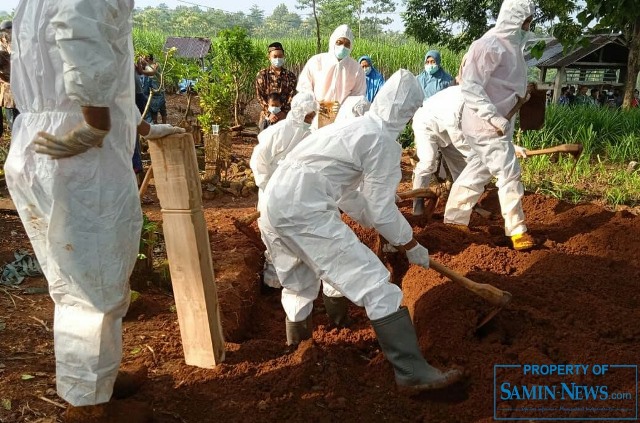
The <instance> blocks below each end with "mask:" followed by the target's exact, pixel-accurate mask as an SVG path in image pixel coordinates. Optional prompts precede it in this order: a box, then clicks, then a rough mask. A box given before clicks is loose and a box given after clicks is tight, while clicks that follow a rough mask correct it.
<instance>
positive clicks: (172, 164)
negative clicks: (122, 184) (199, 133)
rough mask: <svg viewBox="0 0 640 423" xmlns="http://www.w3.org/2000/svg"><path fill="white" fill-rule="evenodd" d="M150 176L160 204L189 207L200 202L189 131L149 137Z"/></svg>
mask: <svg viewBox="0 0 640 423" xmlns="http://www.w3.org/2000/svg"><path fill="white" fill-rule="evenodd" d="M149 145H150V146H151V145H153V148H152V147H149V152H150V153H151V164H152V166H153V179H154V182H155V186H156V192H157V193H158V199H159V200H160V204H161V206H162V208H164V209H167V210H191V209H198V208H200V207H201V206H202V188H201V187H200V174H199V172H198V159H197V157H196V149H195V146H194V144H193V138H192V136H191V134H186V133H185V134H175V135H170V136H168V137H164V138H160V139H159V140H149Z"/></svg>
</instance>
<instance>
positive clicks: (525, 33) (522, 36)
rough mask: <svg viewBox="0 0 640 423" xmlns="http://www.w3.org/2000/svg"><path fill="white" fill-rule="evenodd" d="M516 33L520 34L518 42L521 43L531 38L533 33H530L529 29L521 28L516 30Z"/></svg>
mask: <svg viewBox="0 0 640 423" xmlns="http://www.w3.org/2000/svg"><path fill="white" fill-rule="evenodd" d="M518 35H519V36H520V42H521V43H523V44H524V43H526V42H527V41H529V40H530V39H531V38H533V34H532V33H531V31H525V30H524V29H522V28H520V29H519V30H518Z"/></svg>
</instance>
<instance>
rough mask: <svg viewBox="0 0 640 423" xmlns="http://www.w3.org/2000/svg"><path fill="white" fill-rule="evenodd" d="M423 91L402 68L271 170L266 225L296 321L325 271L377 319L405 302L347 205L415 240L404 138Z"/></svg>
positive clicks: (392, 238)
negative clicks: (353, 111)
mask: <svg viewBox="0 0 640 423" xmlns="http://www.w3.org/2000/svg"><path fill="white" fill-rule="evenodd" d="M423 98H424V95H423V93H422V90H421V89H420V85H419V84H418V82H417V81H416V78H415V77H414V76H413V74H412V73H411V72H409V71H407V70H404V69H402V70H399V71H398V72H396V73H395V74H394V75H393V76H392V77H391V78H390V79H389V80H388V81H387V83H385V85H384V86H383V87H382V88H381V89H380V92H379V93H378V95H377V96H376V98H375V99H374V101H373V104H372V105H371V109H370V111H369V112H368V113H366V114H365V115H364V116H363V117H360V118H356V119H350V120H345V121H343V122H338V123H334V124H332V125H329V126H326V127H324V128H322V129H320V130H318V131H317V132H315V133H313V134H312V135H310V136H309V137H308V138H307V139H306V140H305V141H304V142H302V143H300V144H298V146H297V147H296V148H294V149H293V150H292V151H291V152H290V153H289V154H288V155H287V157H286V159H285V160H284V161H283V162H281V163H280V166H278V169H277V170H276V171H275V173H274V174H273V176H272V177H271V180H270V181H269V184H267V188H266V190H265V195H266V197H267V201H266V202H263V203H262V208H261V210H260V212H261V216H260V228H261V231H262V236H263V239H264V240H265V243H266V245H267V248H268V249H269V251H270V252H271V255H272V257H273V261H274V265H275V267H276V270H277V272H278V277H279V279H280V282H281V283H282V286H283V290H282V305H283V307H284V310H285V313H286V314H287V318H288V319H289V320H290V321H292V322H300V321H303V320H305V319H306V318H307V317H308V316H309V314H310V313H311V310H312V308H313V300H314V299H315V298H316V296H317V294H318V290H319V288H320V282H319V279H322V280H323V281H324V282H325V283H328V284H330V285H331V286H333V287H334V288H335V289H336V290H338V291H339V292H341V293H342V294H343V295H344V296H345V297H347V298H348V299H349V300H351V301H352V302H353V303H355V304H357V305H359V306H361V307H362V306H364V307H365V309H366V312H367V315H368V316H369V318H370V319H379V318H382V317H385V316H387V315H389V314H391V313H394V312H396V311H397V310H398V307H399V305H400V302H401V300H402V291H401V290H400V288H398V287H397V286H396V285H393V284H391V283H390V282H389V271H388V270H387V269H386V268H385V266H384V265H383V264H382V263H381V262H380V260H379V259H378V257H376V255H375V254H374V253H373V252H372V251H371V250H370V249H369V248H367V247H366V246H365V245H364V244H362V243H361V242H360V240H359V239H358V237H357V236H356V235H355V234H354V233H353V231H352V230H351V229H350V228H349V227H348V226H347V225H346V224H345V223H344V222H343V221H342V219H341V218H340V209H342V210H343V211H344V212H345V213H347V214H348V215H349V216H350V217H351V218H353V219H355V220H356V221H358V222H359V223H360V224H362V225H363V226H366V227H371V226H373V227H374V228H375V229H376V230H377V231H378V232H379V233H380V234H381V235H382V236H384V237H385V238H386V239H387V240H388V241H389V242H390V243H391V245H405V244H407V243H408V242H409V241H411V239H412V237H413V232H412V230H411V226H409V224H408V223H407V221H406V220H405V218H404V217H403V216H402V214H401V213H400V211H399V210H398V207H397V206H396V203H395V195H396V190H397V188H398V184H399V183H400V179H401V172H400V157H401V154H402V149H401V147H400V145H399V144H398V143H397V142H396V138H397V137H398V135H399V134H400V131H402V129H403V128H404V126H405V124H406V123H407V122H408V120H409V119H410V118H411V116H413V114H414V113H415V111H416V110H417V109H418V107H420V105H421V104H422V100H423ZM358 187H361V188H360V189H358Z"/></svg>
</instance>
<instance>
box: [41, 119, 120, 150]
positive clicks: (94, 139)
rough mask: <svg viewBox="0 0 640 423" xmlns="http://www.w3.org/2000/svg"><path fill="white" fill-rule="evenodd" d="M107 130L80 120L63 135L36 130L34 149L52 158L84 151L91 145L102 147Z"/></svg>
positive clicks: (91, 146)
mask: <svg viewBox="0 0 640 423" xmlns="http://www.w3.org/2000/svg"><path fill="white" fill-rule="evenodd" d="M108 133H109V131H103V130H101V129H97V128H94V127H93V126H91V125H89V124H88V123H87V122H82V123H81V124H80V125H78V126H77V127H76V128H74V129H72V130H71V131H70V132H67V133H66V134H64V135H61V136H56V135H51V134H49V133H47V132H38V135H37V137H36V138H35V140H34V144H35V145H36V148H35V151H36V153H40V154H48V155H49V156H51V157H52V158H54V159H63V158H65V157H72V156H75V155H78V154H81V153H84V152H85V151H87V150H88V149H90V148H93V147H98V148H100V147H102V141H103V140H104V138H105V137H106V136H107V134H108Z"/></svg>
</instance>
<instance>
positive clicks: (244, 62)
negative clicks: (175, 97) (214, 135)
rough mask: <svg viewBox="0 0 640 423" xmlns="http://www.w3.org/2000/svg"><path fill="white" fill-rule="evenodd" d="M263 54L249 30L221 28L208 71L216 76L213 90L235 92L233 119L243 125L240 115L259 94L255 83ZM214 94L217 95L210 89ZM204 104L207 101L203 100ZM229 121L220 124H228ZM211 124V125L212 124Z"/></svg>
mask: <svg viewBox="0 0 640 423" xmlns="http://www.w3.org/2000/svg"><path fill="white" fill-rule="evenodd" d="M262 58H263V55H262V53H261V52H260V51H258V49H257V47H256V46H255V45H254V44H253V42H252V41H251V39H250V38H249V35H248V34H247V30H246V29H244V28H240V27H235V28H232V29H227V30H223V31H220V33H219V34H218V37H217V38H216V40H215V41H214V43H213V56H212V59H211V65H212V68H211V70H210V71H209V72H208V74H209V77H210V78H211V79H213V81H212V82H213V84H215V85H216V86H215V87H210V88H213V90H222V91H224V93H225V94H224V96H225V97H226V96H228V93H227V92H228V91H231V94H232V104H233V121H234V122H235V124H236V125H240V115H241V114H242V113H243V112H244V107H245V106H246V105H247V103H248V102H249V101H250V100H251V99H252V98H253V97H254V96H255V92H254V83H255V80H256V74H257V73H258V70H259V69H260V65H261V62H262ZM210 95H215V94H214V93H213V92H210ZM200 103H201V105H202V106H203V107H206V104H203V101H202V100H201V101H200ZM225 123H226V120H225V121H220V122H219V125H220V126H224V124H225ZM209 126H210V125H209Z"/></svg>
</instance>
